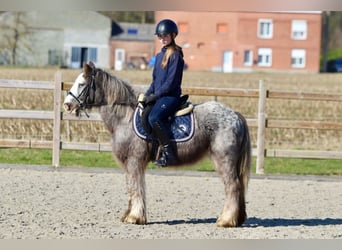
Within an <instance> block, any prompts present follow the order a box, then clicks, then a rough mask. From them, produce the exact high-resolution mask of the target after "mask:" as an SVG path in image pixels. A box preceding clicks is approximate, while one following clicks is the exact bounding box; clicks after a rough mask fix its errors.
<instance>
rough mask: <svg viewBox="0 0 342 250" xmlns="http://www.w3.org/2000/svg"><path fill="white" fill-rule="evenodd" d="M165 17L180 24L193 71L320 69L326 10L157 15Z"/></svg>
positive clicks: (171, 13)
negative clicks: (323, 22)
mask: <svg viewBox="0 0 342 250" xmlns="http://www.w3.org/2000/svg"><path fill="white" fill-rule="evenodd" d="M164 18H170V19H173V20H174V21H175V22H176V23H177V24H178V27H179V36H178V37H177V39H176V42H177V44H179V45H180V46H182V47H183V50H184V54H185V61H186V64H187V65H188V69H189V70H210V71H223V72H248V71H303V72H319V58H320V47H321V12H176V11H157V12H156V13H155V20H156V22H158V21H159V20H161V19H164ZM154 47H155V53H157V52H158V51H159V50H160V44H159V41H158V40H157V39H155V46H154Z"/></svg>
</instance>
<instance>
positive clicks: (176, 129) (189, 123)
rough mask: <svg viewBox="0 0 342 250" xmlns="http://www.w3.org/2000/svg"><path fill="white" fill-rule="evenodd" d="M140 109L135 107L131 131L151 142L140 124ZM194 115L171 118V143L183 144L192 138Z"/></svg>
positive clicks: (191, 113)
mask: <svg viewBox="0 0 342 250" xmlns="http://www.w3.org/2000/svg"><path fill="white" fill-rule="evenodd" d="M141 110H142V108H141V107H139V106H138V107H137V108H136V109H135V111H134V114H133V130H134V132H135V133H136V134H137V136H139V137H140V138H142V139H144V140H148V141H151V140H152V137H151V136H149V135H148V134H147V133H146V132H145V130H144V128H143V126H142V124H141V116H140V113H141ZM194 125H195V124H194V113H193V112H190V113H189V114H187V115H183V116H177V117H173V118H172V121H171V134H172V137H171V138H172V139H171V140H173V141H176V142H185V141H188V140H190V139H191V138H192V136H193V135H194V132H195V126H194Z"/></svg>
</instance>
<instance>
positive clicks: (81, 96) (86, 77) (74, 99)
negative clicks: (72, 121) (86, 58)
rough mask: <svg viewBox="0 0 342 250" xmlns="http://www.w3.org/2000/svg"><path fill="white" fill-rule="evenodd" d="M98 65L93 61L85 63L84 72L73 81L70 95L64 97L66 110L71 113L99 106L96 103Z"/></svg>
mask: <svg viewBox="0 0 342 250" xmlns="http://www.w3.org/2000/svg"><path fill="white" fill-rule="evenodd" d="M95 75H96V67H95V64H94V63H93V62H91V61H90V62H89V63H85V64H84V66H83V72H82V73H81V74H79V75H78V76H77V78H76V80H75V82H74V83H73V85H72V87H71V89H70V90H69V92H68V95H67V96H66V97H65V99H64V103H63V106H64V110H65V111H66V112H69V113H73V112H75V113H76V114H78V113H79V111H80V110H81V109H85V108H91V107H92V106H99V104H97V103H96V100H95V99H96V83H95Z"/></svg>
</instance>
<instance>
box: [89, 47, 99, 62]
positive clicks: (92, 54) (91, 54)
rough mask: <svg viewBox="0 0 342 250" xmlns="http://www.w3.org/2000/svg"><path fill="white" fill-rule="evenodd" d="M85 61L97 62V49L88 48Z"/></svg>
mask: <svg viewBox="0 0 342 250" xmlns="http://www.w3.org/2000/svg"><path fill="white" fill-rule="evenodd" d="M87 61H93V62H94V63H96V62H97V48H88V56H87Z"/></svg>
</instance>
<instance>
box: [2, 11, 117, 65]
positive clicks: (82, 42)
mask: <svg viewBox="0 0 342 250" xmlns="http://www.w3.org/2000/svg"><path fill="white" fill-rule="evenodd" d="M111 23H112V21H111V19H110V18H108V17H106V16H103V15H101V14H99V13H97V12H94V11H60V12H58V11H56V12H52V11H27V12H5V13H3V14H1V15H0V27H2V28H1V29H0V44H1V46H0V64H8V63H9V58H10V56H11V54H12V51H11V48H13V47H12V44H13V37H14V36H13V34H14V30H15V29H16V30H17V31H18V32H19V40H18V41H19V42H18V44H17V49H16V62H17V64H20V65H29V66H46V65H59V66H62V67H69V68H80V67H82V65H83V62H86V61H88V60H92V61H94V62H95V63H96V65H97V66H99V67H102V68H109V52H110V50H109V43H108V41H109V39H110V36H111ZM15 27H17V28H15ZM6 38H8V39H6Z"/></svg>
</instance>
